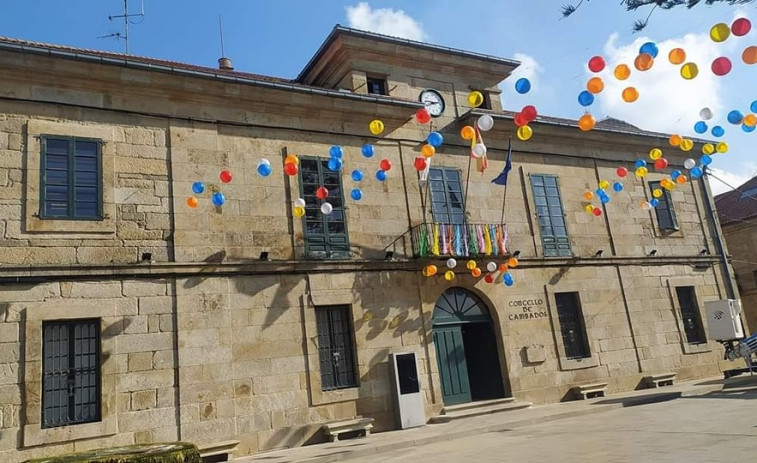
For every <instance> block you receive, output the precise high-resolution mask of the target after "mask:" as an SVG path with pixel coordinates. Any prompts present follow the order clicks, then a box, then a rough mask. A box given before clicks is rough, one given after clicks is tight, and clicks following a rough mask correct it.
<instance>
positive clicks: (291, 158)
mask: <svg viewBox="0 0 757 463" xmlns="http://www.w3.org/2000/svg"><path fill="white" fill-rule="evenodd" d="M291 162H293V163H295V164H297V165H298V166H299V165H300V158H298V157H297V156H295V155H294V154H287V155H286V157H285V158H284V164H289V163H291Z"/></svg>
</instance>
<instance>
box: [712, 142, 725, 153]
mask: <svg viewBox="0 0 757 463" xmlns="http://www.w3.org/2000/svg"><path fill="white" fill-rule="evenodd" d="M715 151H717V152H718V153H721V154H722V153H726V152H728V143H726V142H724V141H721V142H719V143H718V144H717V145H715Z"/></svg>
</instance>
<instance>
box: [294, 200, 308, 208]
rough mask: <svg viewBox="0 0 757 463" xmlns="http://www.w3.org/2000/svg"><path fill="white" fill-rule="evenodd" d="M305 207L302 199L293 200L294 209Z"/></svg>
mask: <svg viewBox="0 0 757 463" xmlns="http://www.w3.org/2000/svg"><path fill="white" fill-rule="evenodd" d="M297 206H299V207H305V200H304V199H302V198H297V199H295V200H294V207H297Z"/></svg>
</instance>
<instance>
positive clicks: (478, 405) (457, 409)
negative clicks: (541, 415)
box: [429, 397, 531, 424]
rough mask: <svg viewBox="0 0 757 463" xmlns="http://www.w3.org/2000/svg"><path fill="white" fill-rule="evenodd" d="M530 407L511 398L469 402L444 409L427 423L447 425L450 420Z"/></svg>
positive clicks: (529, 403)
mask: <svg viewBox="0 0 757 463" xmlns="http://www.w3.org/2000/svg"><path fill="white" fill-rule="evenodd" d="M530 406H531V402H516V401H515V399H514V398H513V397H507V398H504V399H495V400H482V401H480V402H469V403H467V404H461V405H453V406H450V407H444V409H443V410H442V413H441V414H440V415H438V416H434V417H432V418H431V419H430V420H429V423H434V424H438V423H449V422H450V421H452V420H459V419H462V418H470V417H473V416H481V415H489V414H492V413H501V412H509V411H513V410H521V409H524V408H528V407H530Z"/></svg>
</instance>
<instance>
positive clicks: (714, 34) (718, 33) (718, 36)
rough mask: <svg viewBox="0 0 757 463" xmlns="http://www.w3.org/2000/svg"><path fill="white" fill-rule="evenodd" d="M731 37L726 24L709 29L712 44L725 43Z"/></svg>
mask: <svg viewBox="0 0 757 463" xmlns="http://www.w3.org/2000/svg"><path fill="white" fill-rule="evenodd" d="M730 35H731V28H730V27H728V24H726V23H718V24H715V25H714V26H712V29H710V38H711V39H712V41H713V42H725V40H726V39H727V38H728V36H730Z"/></svg>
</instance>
